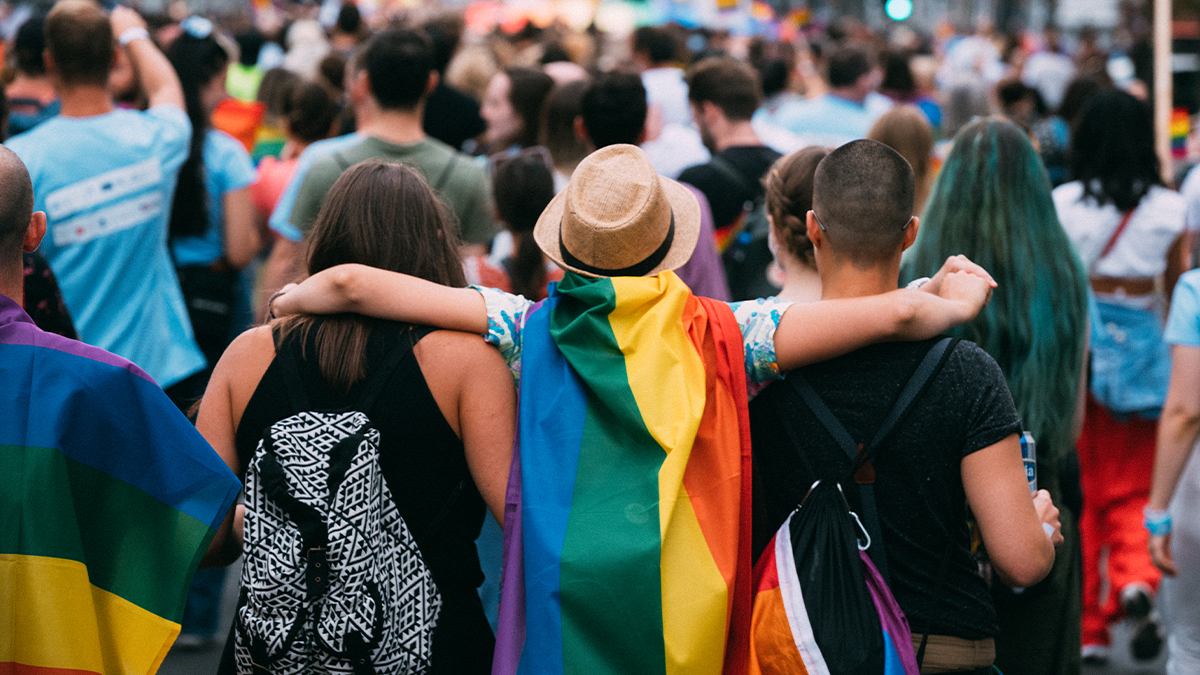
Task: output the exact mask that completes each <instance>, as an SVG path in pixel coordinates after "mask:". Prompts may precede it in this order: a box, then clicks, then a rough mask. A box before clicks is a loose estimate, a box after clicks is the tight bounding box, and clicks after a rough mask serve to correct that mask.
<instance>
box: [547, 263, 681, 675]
mask: <svg viewBox="0 0 1200 675" xmlns="http://www.w3.org/2000/svg"><path fill="white" fill-rule="evenodd" d="M577 281H582V283H572V282H577ZM564 286H565V287H564ZM558 288H559V292H560V293H562V294H563V295H564V296H565V297H563V299H562V300H561V302H560V304H559V306H558V308H557V309H556V311H555V312H554V314H553V315H552V316H551V317H550V333H551V335H552V336H553V337H554V340H555V343H556V344H557V345H558V348H559V350H560V351H561V352H562V353H563V356H565V357H566V359H567V361H568V362H569V363H570V364H571V366H572V367H573V368H574V369H575V372H576V373H577V374H578V375H579V376H580V378H581V379H582V380H583V381H584V383H585V384H586V390H587V402H588V408H587V415H586V418H585V421H584V429H583V443H582V448H581V451H580V457H579V470H578V473H577V474H576V480H575V493H574V497H573V500H572V503H571V512H570V516H569V518H568V522H567V532H566V538H565V540H564V542H563V551H562V564H561V568H560V569H561V580H560V589H561V603H562V617H563V618H562V621H563V660H564V671H565V672H567V673H584V672H586V673H613V674H618V673H619V674H621V675H630V674H645V675H651V674H654V675H662V673H664V672H665V670H666V655H665V650H664V646H663V623H662V577H661V572H660V567H661V564H660V562H661V558H662V552H661V548H662V542H661V535H660V529H659V516H658V500H659V495H658V471H659V468H660V467H661V466H662V463H663V460H664V459H665V454H664V453H663V450H662V448H661V446H659V444H658V442H657V441H655V440H654V438H653V437H652V436H651V435H650V432H649V431H648V430H647V428H646V425H645V423H644V421H643V420H642V417H641V414H640V413H639V411H638V407H637V403H636V401H635V400H634V397H633V391H632V390H631V389H630V387H629V381H628V376H627V374H626V369H625V358H624V356H623V355H622V354H621V351H620V349H619V348H618V346H617V340H616V336H615V335H614V334H613V331H612V327H611V325H610V324H609V322H608V314H609V313H610V312H611V311H612V309H613V308H614V307H615V304H616V298H615V293H614V290H613V286H612V282H611V281H609V280H607V279H600V280H579V279H577V278H576V277H574V275H568V279H567V280H564V281H563V282H561V283H560V284H559V287H558ZM585 308H586V309H585ZM613 645H621V648H620V649H618V650H614V649H613ZM613 655H618V656H619V658H620V662H619V663H616V662H611V660H610V659H612V656H613Z"/></svg>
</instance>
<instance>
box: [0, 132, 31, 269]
mask: <svg viewBox="0 0 1200 675" xmlns="http://www.w3.org/2000/svg"><path fill="white" fill-rule="evenodd" d="M0 195H3V199H0V256H3V259H5V260H7V259H11V258H12V257H13V256H17V257H19V256H20V253H21V242H22V241H24V239H25V231H26V230H27V229H28V228H29V219H30V218H31V217H32V216H33V181H31V180H30V178H29V171H28V170H27V169H26V168H25V163H24V162H22V161H21V158H20V157H17V153H15V152H13V151H12V150H9V149H8V148H6V147H4V146H2V145H0Z"/></svg>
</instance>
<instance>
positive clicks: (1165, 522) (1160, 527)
mask: <svg viewBox="0 0 1200 675" xmlns="http://www.w3.org/2000/svg"><path fill="white" fill-rule="evenodd" d="M1171 524H1172V523H1171V512H1170V511H1158V510H1155V509H1152V508H1150V507H1149V506H1147V507H1146V508H1145V509H1143V510H1142V525H1143V526H1144V527H1145V528H1146V531H1147V532H1149V533H1150V534H1152V535H1154V536H1156V537H1161V536H1163V535H1166V534H1170V533H1171Z"/></svg>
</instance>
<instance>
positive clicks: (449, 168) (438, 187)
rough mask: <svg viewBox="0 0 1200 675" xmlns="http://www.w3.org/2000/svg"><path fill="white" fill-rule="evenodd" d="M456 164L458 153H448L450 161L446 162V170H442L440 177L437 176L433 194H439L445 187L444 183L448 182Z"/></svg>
mask: <svg viewBox="0 0 1200 675" xmlns="http://www.w3.org/2000/svg"><path fill="white" fill-rule="evenodd" d="M457 163H458V153H457V152H453V151H452V152H451V153H450V161H449V162H446V168H444V169H442V173H441V175H440V176H438V179H437V182H436V183H434V184H433V190H434V192H441V191H442V188H444V187H446V183H447V182H449V180H450V176H451V174H453V173H454V165H455V164H457Z"/></svg>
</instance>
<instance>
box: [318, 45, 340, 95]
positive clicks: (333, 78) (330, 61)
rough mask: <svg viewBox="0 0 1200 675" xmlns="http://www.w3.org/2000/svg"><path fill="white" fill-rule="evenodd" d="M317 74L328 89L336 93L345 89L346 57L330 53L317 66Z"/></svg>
mask: <svg viewBox="0 0 1200 675" xmlns="http://www.w3.org/2000/svg"><path fill="white" fill-rule="evenodd" d="M317 73H319V74H320V77H321V79H322V80H325V82H326V83H327V84H329V86H330V87H332V88H333V89H335V90H337V91H338V92H341V91H344V90H345V89H346V57H345V56H342V55H341V54H339V53H338V52H330V53H328V54H326V55H325V58H323V59H321V63H319V64H317Z"/></svg>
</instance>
